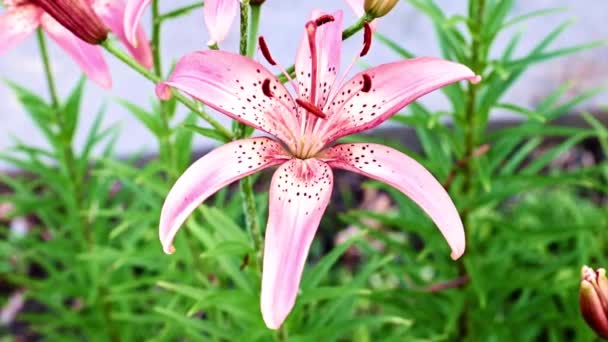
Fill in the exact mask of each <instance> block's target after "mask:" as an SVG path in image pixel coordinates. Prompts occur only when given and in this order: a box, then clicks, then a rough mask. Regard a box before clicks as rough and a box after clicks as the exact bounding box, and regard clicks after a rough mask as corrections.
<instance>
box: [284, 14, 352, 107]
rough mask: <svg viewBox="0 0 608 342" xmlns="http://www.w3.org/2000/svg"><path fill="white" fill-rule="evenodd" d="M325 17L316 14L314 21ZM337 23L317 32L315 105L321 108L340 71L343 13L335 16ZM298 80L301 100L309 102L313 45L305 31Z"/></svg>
mask: <svg viewBox="0 0 608 342" xmlns="http://www.w3.org/2000/svg"><path fill="white" fill-rule="evenodd" d="M324 14H325V13H322V12H320V11H314V12H313V14H312V16H311V20H315V19H317V18H319V17H321V16H322V15H324ZM332 15H333V17H334V21H332V22H328V23H325V24H323V25H321V26H320V27H318V28H317V30H316V38H315V40H316V55H317V70H318V72H317V76H316V77H317V79H316V82H315V83H316V90H315V91H316V95H315V98H316V101H315V102H316V103H317V105H318V107H319V108H323V105H324V104H325V102H326V101H327V98H328V97H329V93H330V91H331V87H332V85H333V83H334V81H335V79H336V75H337V73H338V71H339V70H340V62H341V57H340V56H341V51H342V11H337V12H335V13H333V14H332ZM295 67H296V78H297V81H298V92H299V96H300V97H302V98H305V99H310V97H311V93H312V86H311V84H312V81H311V79H312V76H313V74H312V72H313V70H312V64H311V53H310V45H309V42H308V34H307V33H306V30H305V31H304V35H303V37H302V40H301V41H300V46H299V48H298V54H297V56H296V63H295Z"/></svg>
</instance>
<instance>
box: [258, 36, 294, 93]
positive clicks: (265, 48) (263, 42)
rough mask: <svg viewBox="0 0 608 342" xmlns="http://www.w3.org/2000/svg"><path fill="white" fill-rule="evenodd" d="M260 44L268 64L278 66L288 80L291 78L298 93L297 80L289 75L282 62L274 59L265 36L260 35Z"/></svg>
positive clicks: (290, 80)
mask: <svg viewBox="0 0 608 342" xmlns="http://www.w3.org/2000/svg"><path fill="white" fill-rule="evenodd" d="M258 46H259V47H260V52H261V53H262V56H264V59H266V61H267V62H268V64H270V65H272V66H276V67H277V68H278V69H279V70H280V71H281V73H282V74H283V75H284V76H285V77H286V78H287V80H289V83H291V85H292V86H293V89H294V90H295V92H296V93H297V92H298V86H297V84H296V82H295V81H294V80H293V78H292V77H291V76H290V75H289V73H288V72H287V70H286V69H285V68H284V67H283V66H282V65H281V64H279V63H277V62H276V61H275V60H274V58H272V55H271V54H270V49H269V48H268V44H266V39H264V37H263V36H259V37H258Z"/></svg>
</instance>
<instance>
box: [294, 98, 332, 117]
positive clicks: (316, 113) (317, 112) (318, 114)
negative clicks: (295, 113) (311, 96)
mask: <svg viewBox="0 0 608 342" xmlns="http://www.w3.org/2000/svg"><path fill="white" fill-rule="evenodd" d="M296 103H297V104H298V105H299V106H300V107H302V108H304V109H306V111H308V112H309V113H310V114H313V115H314V116H316V117H318V118H321V119H325V118H327V114H325V113H323V111H322V110H320V109H319V107H317V106H315V105H314V104H312V103H310V102H308V101H306V100H302V99H296Z"/></svg>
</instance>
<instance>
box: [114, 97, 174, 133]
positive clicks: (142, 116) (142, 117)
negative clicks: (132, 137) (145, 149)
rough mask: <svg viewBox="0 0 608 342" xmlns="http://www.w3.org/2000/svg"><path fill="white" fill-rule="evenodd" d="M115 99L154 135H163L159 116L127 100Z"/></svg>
mask: <svg viewBox="0 0 608 342" xmlns="http://www.w3.org/2000/svg"><path fill="white" fill-rule="evenodd" d="M116 101H117V102H118V103H119V104H120V105H122V106H123V107H124V108H125V109H127V110H128V111H129V112H130V113H131V114H133V115H134V116H135V117H136V118H137V119H138V120H139V121H140V122H141V123H142V124H144V126H146V128H148V130H150V132H152V133H153V134H154V135H155V136H156V137H162V136H163V134H164V133H163V131H164V130H163V126H162V123H161V121H160V116H155V115H153V114H152V113H149V112H148V111H146V110H145V109H143V108H141V107H140V106H138V105H136V104H134V103H131V102H129V101H127V100H123V99H117V100H116Z"/></svg>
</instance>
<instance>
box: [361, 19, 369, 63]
mask: <svg viewBox="0 0 608 342" xmlns="http://www.w3.org/2000/svg"><path fill="white" fill-rule="evenodd" d="M371 46H372V28H371V26H369V23H368V22H365V23H364V24H363V49H362V50H361V54H359V56H360V57H363V56H365V55H367V53H368V52H369V48H370V47H371Z"/></svg>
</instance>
